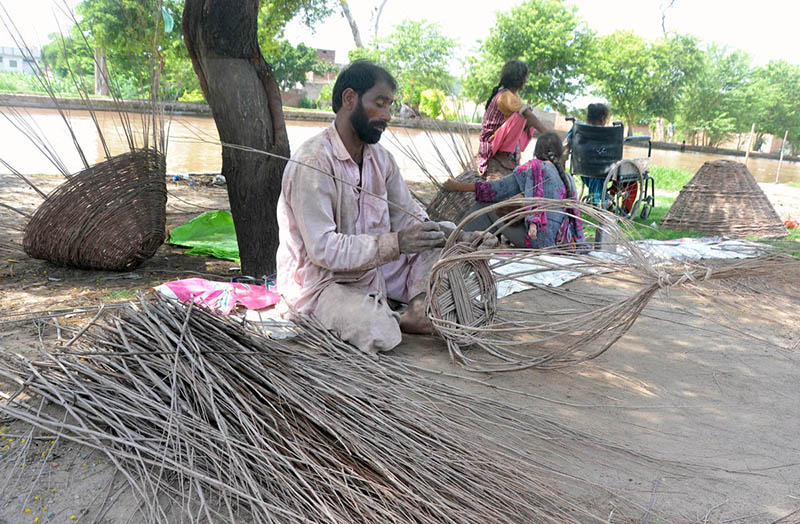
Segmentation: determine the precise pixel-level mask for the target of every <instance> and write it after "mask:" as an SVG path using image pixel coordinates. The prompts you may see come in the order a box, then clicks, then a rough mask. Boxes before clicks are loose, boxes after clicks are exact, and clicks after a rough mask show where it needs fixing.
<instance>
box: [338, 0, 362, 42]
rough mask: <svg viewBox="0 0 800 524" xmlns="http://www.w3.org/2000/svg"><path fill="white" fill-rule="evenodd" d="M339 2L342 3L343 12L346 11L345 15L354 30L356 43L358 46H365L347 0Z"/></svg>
mask: <svg viewBox="0 0 800 524" xmlns="http://www.w3.org/2000/svg"><path fill="white" fill-rule="evenodd" d="M339 3H340V4H342V13H344V17H345V18H347V22H348V23H349V24H350V30H351V31H352V32H353V41H354V42H355V43H356V47H361V48H363V47H364V43H363V42H362V41H361V33H359V32H358V25H357V24H356V20H355V18H353V15H352V13H350V7H349V6H348V5H347V0H339Z"/></svg>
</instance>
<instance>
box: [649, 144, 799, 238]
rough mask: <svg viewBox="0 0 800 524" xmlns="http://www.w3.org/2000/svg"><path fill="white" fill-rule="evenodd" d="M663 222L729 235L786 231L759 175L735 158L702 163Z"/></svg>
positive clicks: (761, 234) (753, 234)
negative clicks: (756, 177) (764, 190)
mask: <svg viewBox="0 0 800 524" xmlns="http://www.w3.org/2000/svg"><path fill="white" fill-rule="evenodd" d="M661 225H662V226H663V227H667V228H671V229H689V230H693V231H699V232H701V233H707V234H710V235H725V236H730V237H747V236H756V237H780V236H784V235H786V234H787V233H786V228H785V227H784V225H783V222H782V221H781V219H780V217H779V216H778V213H777V212H776V211H775V208H774V207H772V204H771V203H770V201H769V199H768V198H767V196H766V195H765V194H764V192H763V191H762V190H761V188H760V187H758V183H757V182H756V179H755V178H754V177H753V175H752V174H751V173H750V171H749V170H748V169H747V167H746V166H745V165H744V164H742V163H740V162H734V161H732V160H714V161H709V162H706V163H705V164H703V167H701V168H700V169H699V170H698V171H697V173H696V174H695V175H694V177H693V178H692V179H691V180H690V181H689V183H687V184H686V185H685V186H684V187H683V189H681V192H680V194H678V198H676V199H675V203H674V204H672V207H671V208H670V209H669V212H667V214H666V216H665V217H664V220H663V221H662V222H661Z"/></svg>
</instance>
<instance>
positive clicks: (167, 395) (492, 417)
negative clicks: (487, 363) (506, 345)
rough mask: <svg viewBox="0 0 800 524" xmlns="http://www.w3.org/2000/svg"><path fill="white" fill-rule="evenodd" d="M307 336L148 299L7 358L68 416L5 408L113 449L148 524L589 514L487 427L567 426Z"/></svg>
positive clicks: (28, 384)
mask: <svg viewBox="0 0 800 524" xmlns="http://www.w3.org/2000/svg"><path fill="white" fill-rule="evenodd" d="M300 339H301V341H302V342H303V343H304V344H305V345H306V346H307V348H306V349H302V348H300V347H296V346H286V345H283V344H281V343H279V342H276V341H272V340H269V339H266V338H262V337H261V336H259V335H258V334H256V333H253V332H251V331H248V330H245V329H243V328H242V326H240V325H237V324H234V323H232V322H230V321H227V320H224V319H221V318H218V317H216V316H214V315H212V314H210V313H207V312H205V311H202V310H198V309H193V308H191V307H184V306H182V305H179V304H174V303H171V302H168V301H166V300H163V299H156V300H153V301H147V300H144V299H141V300H140V301H139V302H138V304H137V306H136V307H133V306H131V307H130V308H127V309H125V310H122V311H120V312H117V313H115V314H113V315H108V316H106V317H105V318H103V317H101V318H100V319H99V320H97V321H96V322H95V323H94V325H92V326H91V327H90V328H89V329H88V330H85V331H84V332H81V333H78V338H77V344H75V345H74V346H70V347H68V348H65V351H61V352H54V353H47V352H46V353H44V355H45V359H44V360H42V361H37V362H32V361H28V360H25V359H23V358H21V357H18V358H8V357H7V358H4V359H3V361H2V362H1V363H0V376H3V377H5V378H6V379H10V380H12V381H14V382H16V383H18V384H19V385H20V388H21V390H24V391H25V393H27V394H28V395H31V396H34V397H42V398H44V399H46V400H47V401H51V402H53V403H56V404H57V405H60V406H63V407H64V408H65V409H66V417H63V416H56V415H53V416H51V415H48V414H46V413H45V412H44V411H41V410H37V409H35V408H33V407H32V406H31V404H30V403H29V402H27V401H24V402H23V401H21V400H19V399H21V398H22V396H20V397H17V400H15V401H13V402H10V403H7V404H6V403H4V404H0V413H3V414H6V415H10V416H13V417H14V418H17V419H20V420H23V421H26V422H28V423H31V424H33V425H34V426H36V427H38V428H40V429H41V430H44V431H47V432H51V433H53V434H56V435H60V436H61V437H62V438H67V439H70V440H73V441H76V442H79V443H82V444H85V445H88V446H90V447H92V448H95V449H98V450H100V451H102V452H103V453H105V454H106V455H107V456H108V458H109V459H110V460H111V461H112V462H113V463H114V464H115V465H116V466H117V467H118V468H119V470H120V471H121V472H123V473H124V475H125V476H126V478H127V480H128V481H129V483H130V485H131V486H132V487H133V488H134V490H135V491H136V494H137V495H138V497H139V498H140V499H141V501H142V504H143V512H144V516H145V519H144V520H146V521H147V522H175V521H177V518H178V516H180V517H181V518H186V517H187V516H188V517H190V519H191V521H193V522H194V521H205V520H207V521H209V522H217V521H229V522H240V521H242V519H244V520H245V521H248V522H249V521H252V522H342V523H351V522H464V523H467V522H469V523H473V522H577V521H581V522H587V521H594V520H595V519H597V518H596V517H594V516H593V515H592V514H591V513H590V512H589V511H587V510H586V509H585V508H581V507H579V506H577V505H576V504H574V503H572V502H570V501H569V500H568V499H567V498H566V497H565V496H564V495H562V494H560V493H559V492H558V490H556V489H554V488H553V487H552V482H549V481H548V474H550V476H556V473H555V472H554V471H551V470H548V468H546V467H543V466H537V465H536V464H535V463H534V462H532V460H531V459H530V458H526V457H525V455H524V454H522V453H517V452H516V451H514V450H513V449H512V448H511V447H510V446H504V445H502V444H501V443H499V442H497V441H494V439H493V437H492V434H493V433H494V432H496V430H497V429H498V428H500V427H503V428H506V430H508V429H509V428H510V429H511V430H512V431H521V432H532V433H536V432H539V434H541V435H542V437H543V438H542V440H543V441H545V440H555V439H558V438H565V437H567V436H569V437H574V435H571V434H570V433H569V431H568V430H563V429H559V428H557V427H556V426H555V425H552V424H549V423H547V422H546V421H539V422H540V424H538V426H539V427H537V426H534V425H530V424H525V423H524V422H521V421H520V419H519V417H517V416H516V415H515V414H514V413H513V412H512V411H511V410H510V409H509V408H507V407H503V406H501V405H499V404H497V403H492V402H490V401H488V400H481V399H476V398H474V397H469V396H467V395H465V394H464V393H461V392H459V391H458V390H455V389H452V388H448V387H447V386H444V385H441V384H437V383H436V382H433V381H431V380H429V379H426V378H424V377H420V376H419V375H416V374H414V373H411V372H409V371H408V370H404V369H403V368H401V367H400V366H398V365H396V364H395V365H392V364H388V365H387V363H386V362H383V361H377V360H373V359H372V358H371V357H369V356H366V355H361V354H358V353H353V352H351V351H350V348H348V347H347V346H345V345H343V344H339V343H336V342H332V341H331V338H330V337H329V336H328V334H327V333H325V332H322V331H319V330H318V329H317V328H316V327H315V326H313V325H307V326H304V328H303V330H302V333H301V335H300ZM547 432H550V434H549V435H548V434H547ZM559 432H560V433H559ZM597 520H600V519H597Z"/></svg>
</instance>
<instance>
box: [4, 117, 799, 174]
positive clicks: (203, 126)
mask: <svg viewBox="0 0 800 524" xmlns="http://www.w3.org/2000/svg"><path fill="white" fill-rule="evenodd" d="M2 109H3V111H4V113H6V114H7V115H9V111H8V109H7V108H2ZM18 111H19V115H20V117H19V118H15V117H14V116H7V117H6V118H0V159H2V160H4V161H5V162H7V163H8V164H9V165H10V166H11V167H13V168H14V169H16V170H18V171H19V172H21V173H23V174H55V173H58V172H59V170H58V168H57V167H56V166H55V164H54V162H52V161H50V160H48V156H52V155H48V154H45V153H44V152H43V150H44V151H48V152H53V153H55V156H57V157H58V158H60V159H61V162H62V163H63V165H65V166H66V168H67V169H68V171H69V172H76V171H79V170H80V169H82V166H83V164H82V161H81V158H80V156H79V155H78V153H77V150H76V148H75V146H74V143H73V137H72V135H71V134H70V132H69V130H68V129H67V126H66V125H65V124H64V121H63V119H62V117H61V116H60V115H59V114H58V112H57V111H55V110H50V109H27V110H26V109H19V110H18ZM68 114H69V119H70V122H71V125H72V129H73V132H74V135H75V139H76V140H77V142H78V143H79V144H80V146H81V148H82V150H83V153H84V155H85V157H86V160H87V162H88V163H89V164H90V165H91V164H93V163H96V162H100V161H102V160H103V159H104V158H105V157H104V152H103V146H102V143H101V140H100V139H99V136H98V132H97V129H96V126H95V124H94V122H93V121H92V119H91V118H90V116H89V114H88V112H86V111H70V112H69V113H68ZM96 114H97V118H98V125H99V128H100V129H101V130H102V134H103V136H104V137H105V140H106V143H107V145H108V148H109V149H110V150H111V153H112V154H117V153H121V152H124V151H126V149H127V146H126V143H127V142H126V138H125V134H124V132H123V127H122V126H121V125H120V116H119V115H118V114H117V113H113V112H107V111H101V112H97V113H96ZM127 116H128V117H129V119H130V122H131V125H132V127H133V130H134V131H133V134H134V135H135V136H136V137H137V141H136V142H137V145H141V143H142V141H141V135H142V129H143V128H144V127H146V126H147V124H146V123H145V122H144V121H143V118H146V115H139V114H128V115H127ZM328 125H330V124H328V123H324V122H299V121H291V120H290V121H287V131H288V133H289V144H290V147H291V148H292V150H294V149H296V148H297V147H298V146H299V145H300V144H302V143H303V142H304V141H305V140H307V139H308V138H310V137H311V136H313V135H315V134H316V133H319V132H320V131H321V130H323V129H324V128H325V127H327V126H328ZM20 128H24V129H28V130H30V131H31V132H34V133H35V134H36V135H37V136H39V137H40V139H38V140H35V141H30V140H29V139H28V138H26V137H25V135H24V134H23V133H22V132H21V131H20ZM454 141H455V142H456V143H457V144H458V146H459V147H458V149H460V150H462V151H464V150H465V148H464V139H463V138H461V137H459V136H457V135H453V134H450V133H442V132H436V131H432V132H425V131H423V130H419V129H408V128H401V127H391V126H390V128H389V131H388V132H386V133H384V137H383V139H382V140H381V144H382V145H384V146H385V147H387V148H388V149H389V150H390V151H391V152H392V153H393V154H394V156H395V159H396V160H397V162H398V164H399V165H400V169H401V172H402V173H403V175H404V177H405V178H406V179H407V180H410V181H424V180H426V179H427V178H426V174H425V171H424V170H423V169H422V168H420V167H419V165H418V164H417V162H415V161H414V160H413V159H412V158H411V156H415V157H417V158H418V159H420V160H421V161H422V164H423V165H424V166H425V168H426V169H427V170H428V172H430V173H431V174H432V175H434V176H437V177H444V176H445V175H446V173H447V171H446V170H445V168H444V167H443V162H442V160H440V155H441V156H442V157H443V158H444V163H446V164H447V165H448V166H449V167H450V169H451V170H452V171H453V172H454V173H455V174H457V173H458V172H459V171H460V167H459V166H460V164H459V160H458V156H457V154H456V153H455V152H454V145H453V142H454ZM467 142H468V143H469V147H470V148H471V151H472V154H473V155H474V154H475V153H476V152H477V147H478V136H477V134H471V135H470V136H469V138H468V140H467ZM532 151H533V145H530V146H529V147H528V149H527V150H526V152H525V154H524V155H523V160H526V159H527V158H530V156H531V155H532ZM645 151H646V150H645V149H643V148H636V147H629V148H626V149H625V156H626V157H637V156H642V155H644V154H646V153H645ZM722 158H728V159H734V160H739V161H742V160H743V159H742V158H741V157H733V156H725V155H710V154H707V153H695V152H683V153H682V152H679V151H666V150H659V149H654V150H653V152H652V161H651V163H652V165H663V166H670V167H677V168H681V169H684V170H686V171H689V172H691V173H694V172H696V171H697V170H698V169H699V168H700V166H702V165H703V163H704V162H706V161H708V160H714V159H722ZM221 164H222V159H221V146H220V145H219V137H218V135H217V130H216V127H215V125H214V120H213V119H212V118H210V117H195V116H179V117H173V118H172V119H171V120H169V121H168V147H167V172H168V173H170V174H185V173H218V172H219V171H220V168H221ZM777 167H778V161H777V160H770V159H760V158H759V159H757V158H751V159H750V160H749V161H748V168H749V169H750V171H751V172H752V173H753V175H754V176H755V177H756V179H757V180H758V181H760V182H774V181H775V174H776V171H777ZM8 172H9V170H8V169H7V168H5V166H3V165H0V173H8ZM780 181H781V182H789V181H794V182H800V164H798V163H795V162H784V163H783V165H782V167H781V174H780Z"/></svg>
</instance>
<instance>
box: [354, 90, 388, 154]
mask: <svg viewBox="0 0 800 524" xmlns="http://www.w3.org/2000/svg"><path fill="white" fill-rule="evenodd" d="M393 102H394V91H393V90H392V88H391V87H389V85H388V84H386V83H385V82H378V83H377V84H375V85H374V86H372V88H371V89H369V90H368V91H366V92H365V93H364V94H363V95H361V96H359V97H358V102H357V103H356V107H355V108H354V109H353V112H352V113H351V114H350V123H351V124H352V126H353V129H354V130H355V132H356V135H358V138H359V139H360V140H361V141H362V142H364V143H366V144H376V143H377V142H378V140H380V139H381V135H382V134H383V132H384V131H385V130H386V125H387V124H388V123H389V121H390V120H391V119H392V117H391V115H390V114H389V108H390V107H391V105H392V103H393Z"/></svg>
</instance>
